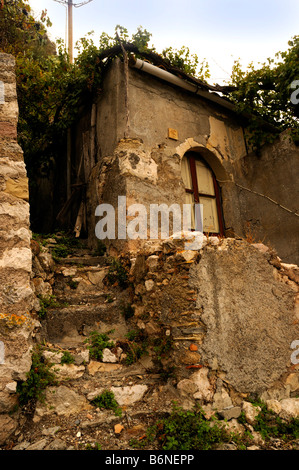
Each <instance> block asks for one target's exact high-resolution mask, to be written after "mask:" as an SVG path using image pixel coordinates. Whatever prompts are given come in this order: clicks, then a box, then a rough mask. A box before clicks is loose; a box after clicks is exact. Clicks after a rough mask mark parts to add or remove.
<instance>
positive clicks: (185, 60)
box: [162, 46, 210, 81]
mask: <svg viewBox="0 0 299 470" xmlns="http://www.w3.org/2000/svg"><path fill="white" fill-rule="evenodd" d="M162 57H163V58H164V59H168V61H169V62H170V63H171V65H173V66H175V67H177V68H178V69H181V70H183V71H184V72H185V73H187V74H188V75H192V76H194V77H197V78H200V79H201V80H203V81H206V79H207V78H210V70H209V65H208V63H207V62H206V60H204V61H203V62H202V63H201V64H199V59H198V56H197V54H191V53H190V49H189V47H186V46H183V47H181V48H180V49H173V48H172V47H167V48H166V49H164V50H163V51H162Z"/></svg>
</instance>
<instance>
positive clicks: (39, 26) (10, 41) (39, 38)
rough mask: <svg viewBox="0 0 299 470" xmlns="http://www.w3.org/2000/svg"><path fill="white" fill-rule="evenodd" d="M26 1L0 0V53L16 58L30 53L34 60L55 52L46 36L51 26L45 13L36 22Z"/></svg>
mask: <svg viewBox="0 0 299 470" xmlns="http://www.w3.org/2000/svg"><path fill="white" fill-rule="evenodd" d="M32 13H33V12H32V10H31V7H30V5H29V3H28V0H1V2H0V51H1V52H6V53H8V54H13V55H14V56H18V55H19V54H24V52H25V53H31V54H32V56H33V57H34V58H36V57H38V56H39V55H45V54H46V55H47V54H52V53H54V52H55V44H53V43H51V41H50V40H49V38H48V36H47V29H46V27H49V26H51V21H50V19H49V18H48V16H47V11H46V10H43V11H42V13H41V16H40V18H39V19H38V20H37V19H35V18H34V16H33V14H32Z"/></svg>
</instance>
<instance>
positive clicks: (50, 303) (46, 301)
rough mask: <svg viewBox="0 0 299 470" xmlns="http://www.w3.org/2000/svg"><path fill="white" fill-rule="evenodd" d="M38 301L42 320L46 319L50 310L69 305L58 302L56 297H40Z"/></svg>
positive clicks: (39, 314)
mask: <svg viewBox="0 0 299 470" xmlns="http://www.w3.org/2000/svg"><path fill="white" fill-rule="evenodd" d="M38 299H39V304H40V310H39V312H38V316H39V318H40V319H41V320H42V319H44V318H45V316H46V315H47V312H48V309H49V308H61V307H66V306H67V303H60V302H57V300H56V297H55V295H48V296H44V295H38Z"/></svg>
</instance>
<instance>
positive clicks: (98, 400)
mask: <svg viewBox="0 0 299 470" xmlns="http://www.w3.org/2000/svg"><path fill="white" fill-rule="evenodd" d="M91 404H92V405H94V406H96V407H97V408H103V409H105V410H112V411H114V413H115V415H116V416H121V415H122V409H121V408H120V406H119V404H118V403H117V401H116V399H115V397H114V393H113V392H110V391H108V390H105V391H104V392H103V393H101V395H97V396H96V397H95V398H94V399H93V400H92V401H91Z"/></svg>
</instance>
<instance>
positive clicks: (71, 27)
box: [68, 0, 74, 64]
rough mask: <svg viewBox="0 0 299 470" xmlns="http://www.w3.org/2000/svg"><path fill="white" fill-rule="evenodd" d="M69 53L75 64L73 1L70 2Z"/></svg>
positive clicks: (71, 60)
mask: <svg viewBox="0 0 299 470" xmlns="http://www.w3.org/2000/svg"><path fill="white" fill-rule="evenodd" d="M68 51H69V56H70V62H71V64H72V63H73V60H74V57H73V0H68Z"/></svg>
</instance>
